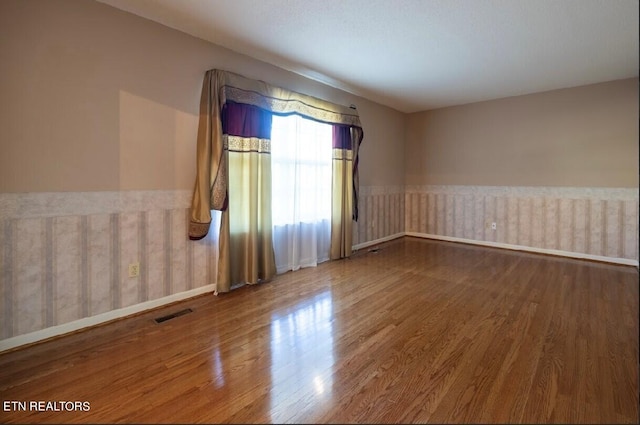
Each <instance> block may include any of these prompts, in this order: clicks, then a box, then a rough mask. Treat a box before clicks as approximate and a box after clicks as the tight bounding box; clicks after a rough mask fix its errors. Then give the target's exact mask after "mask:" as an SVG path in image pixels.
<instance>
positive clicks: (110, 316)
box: [0, 284, 215, 352]
mask: <svg viewBox="0 0 640 425" xmlns="http://www.w3.org/2000/svg"><path fill="white" fill-rule="evenodd" d="M214 290H215V285H213V284H212V285H206V286H201V287H200V288H195V289H191V290H189V291H185V292H180V293H178V294H173V295H169V296H167V297H163V298H158V299H155V300H151V301H145V302H143V303H140V304H134V305H131V306H128V307H124V308H119V309H117V310H111V311H107V312H105V313H102V314H97V315H95V316H91V317H85V318H83V319H80V320H75V321H73V322H69V323H64V324H62V325H58V326H52V327H50V328H46V329H42V330H39V331H35V332H31V333H28V334H24V335H18V336H15V337H12V338H7V339H3V340H2V341H0V352H3V351H6V350H9V349H11V348H16V347H19V346H21V345H26V344H31V343H34V342H38V341H42V340H45V339H48V338H52V337H54V336H59V335H63V334H66V333H69V332H73V331H77V330H79V329H83V328H88V327H91V326H95V325H99V324H101V323H105V322H109V321H111V320H114V319H120V318H123V317H126V316H130V315H132V314H136V313H141V312H144V311H146V310H151V309H153V308H156V307H161V306H163V305H165V304H171V303H173V302H176V301H182V300H185V299H187V298H193V297H195V296H198V295H201V294H205V293H207V292H213V291H214Z"/></svg>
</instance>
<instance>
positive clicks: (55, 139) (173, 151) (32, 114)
mask: <svg viewBox="0 0 640 425" xmlns="http://www.w3.org/2000/svg"><path fill="white" fill-rule="evenodd" d="M0 39H1V40H2V41H1V43H2V44H1V45H0V46H1V48H0V63H2V79H1V80H0V93H2V96H1V97H0V104H1V105H2V113H1V114H0V135H1V136H0V148H1V152H2V154H1V155H0V192H57V191H113V190H148V189H191V188H192V185H193V181H194V177H195V170H194V168H195V167H194V166H195V140H196V132H197V113H198V104H199V96H200V88H201V83H202V77H203V75H204V72H205V71H206V70H207V69H210V68H222V69H226V70H230V71H234V72H237V73H240V74H243V75H245V76H247V77H251V78H257V79H262V80H265V81H267V82H269V83H272V84H275V85H279V86H282V87H286V88H289V89H292V90H296V91H300V92H303V93H306V94H310V95H314V96H317V97H321V98H323V99H327V100H329V101H333V102H336V103H341V104H345V105H349V104H352V103H353V104H356V105H357V107H358V109H359V111H360V114H361V120H362V122H363V125H364V129H365V140H364V144H363V146H362V151H361V155H362V156H361V184H362V185H389V184H391V185H397V184H402V183H403V179H404V173H403V166H404V162H403V161H404V153H403V150H402V148H403V141H404V133H403V132H404V115H403V114H401V113H400V112H398V111H395V110H393V109H390V108H387V107H384V106H381V105H379V104H376V103H373V102H370V101H367V100H365V99H362V98H359V97H357V96H354V95H351V94H348V93H345V92H343V91H340V90H337V89H333V88H331V87H328V86H325V85H323V84H320V83H318V82H315V81H312V80H309V79H306V78H303V77H301V76H299V75H297V74H294V73H291V72H288V71H284V70H282V69H280V68H277V67H274V66H271V65H268V64H266V63H263V62H260V61H257V60H255V59H252V58H249V57H247V56H243V55H240V54H237V53H235V52H232V51H230V50H227V49H224V48H221V47H219V46H216V45H213V44H211V43H208V42H205V41H203V40H200V39H197V38H194V37H191V36H188V35H186V34H183V33H181V32H178V31H175V30H172V29H170V28H167V27H164V26H162V25H160V24H157V23H154V22H151V21H148V20H145V19H142V18H140V17H137V16H134V15H131V14H128V13H125V12H123V11H120V10H118V9H115V8H112V7H109V6H107V5H104V4H101V3H96V2H93V1H86V0H79V1H75V0H64V1H58V0H51V1H29V0H27V1H11V0H5V1H2V2H0Z"/></svg>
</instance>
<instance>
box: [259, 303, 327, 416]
mask: <svg viewBox="0 0 640 425" xmlns="http://www.w3.org/2000/svg"><path fill="white" fill-rule="evenodd" d="M332 318H333V304H332V297H331V291H325V292H323V293H321V294H319V295H317V296H315V297H314V298H312V299H310V300H307V301H305V302H304V303H301V304H298V305H297V306H295V307H293V308H292V309H291V312H288V313H285V314H274V315H273V316H272V320H271V360H272V362H271V384H272V386H271V419H272V422H274V423H282V422H285V421H287V420H288V419H289V418H291V417H292V416H293V415H301V414H302V413H303V412H302V411H301V410H303V409H317V408H318V407H321V405H322V404H323V402H324V401H327V400H328V399H329V398H330V397H331V393H332V387H333V364H334V355H333V321H332Z"/></svg>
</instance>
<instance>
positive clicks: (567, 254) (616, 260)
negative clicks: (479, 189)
mask: <svg viewBox="0 0 640 425" xmlns="http://www.w3.org/2000/svg"><path fill="white" fill-rule="evenodd" d="M405 235H406V236H415V237H417V238H425V239H437V240H441V241H448V242H462V243H466V244H472V245H482V246H490V247H492V248H503V249H512V250H515V251H527V252H535V253H538V254H549V255H556V256H559V257H570V258H578V259H581V260H594V261H602V262H605V263H614V264H623V265H626V266H635V267H638V261H637V260H630V259H628V258H615V257H603V256H601V255H592V254H583V253H581V252H571V251H561V250H558V249H546V248H535V247H532V246H524V245H511V244H508V243H501V242H490V241H478V240H474V239H465V238H456V237H453V236H440V235H432V234H429V233H417V232H405Z"/></svg>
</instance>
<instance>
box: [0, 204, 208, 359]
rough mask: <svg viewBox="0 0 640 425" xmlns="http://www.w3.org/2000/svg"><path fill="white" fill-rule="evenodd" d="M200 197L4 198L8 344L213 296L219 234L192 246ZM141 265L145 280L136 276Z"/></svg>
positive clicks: (1, 219) (0, 256)
mask: <svg viewBox="0 0 640 425" xmlns="http://www.w3.org/2000/svg"><path fill="white" fill-rule="evenodd" d="M190 199H191V191H130V192H87V193H73V192H62V193H27V194H2V195H0V262H1V263H0V264H1V265H2V267H1V270H2V273H1V274H0V278H1V279H2V286H1V289H2V290H1V291H0V297H2V300H1V302H0V309H2V311H1V314H0V317H1V318H2V326H1V328H0V339H1V340H2V341H0V348H2V349H5V348H6V347H5V345H7V344H8V345H10V346H12V345H15V344H17V343H27V342H31V340H37V339H42V338H45V337H48V336H52V335H50V334H49V333H47V332H44V333H42V332H39V333H36V334H33V333H34V332H37V331H42V330H46V329H55V328H56V327H60V325H65V324H67V325H68V324H72V323H75V322H77V321H80V322H79V323H78V326H79V327H83V326H86V325H87V324H89V323H90V322H87V321H86V320H85V321H84V322H83V321H82V319H86V318H90V317H93V318H95V317H100V319H99V320H98V322H100V321H106V320H111V319H113V318H117V317H119V316H122V315H127V314H131V313H134V312H136V311H140V310H144V309H146V308H150V307H153V306H155V305H161V304H163V303H166V302H171V301H174V300H178V299H181V298H184V297H185V296H190V295H192V294H197V293H201V292H202V291H204V290H210V291H213V286H212V285H211V284H212V283H213V282H214V281H215V273H216V255H217V240H216V239H215V235H216V234H217V232H211V237H207V238H205V239H203V240H201V241H197V242H190V241H189V240H188V237H187V223H188V212H189V209H188V206H189V204H190ZM135 262H139V263H140V274H139V276H137V277H132V278H130V277H129V273H128V269H129V264H130V263H135ZM158 300H162V301H160V302H158ZM154 301H155V302H154ZM94 321H95V320H94ZM74 328H76V327H75V326H73V325H71V326H66V327H62V328H61V329H59V331H57V332H56V331H54V332H52V334H56V333H63V332H68V331H70V330H74ZM28 334H31V335H32V338H26V339H25V338H22V339H20V338H19V339H17V340H14V341H12V339H14V338H15V337H18V336H23V335H28Z"/></svg>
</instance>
